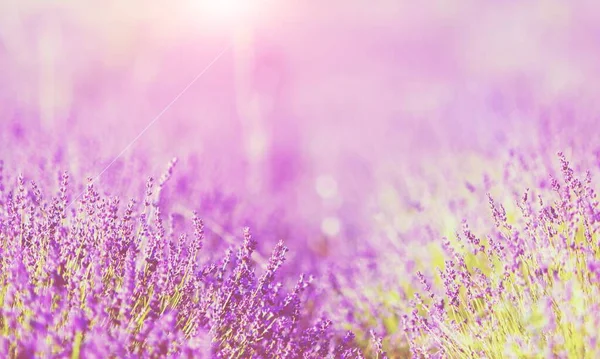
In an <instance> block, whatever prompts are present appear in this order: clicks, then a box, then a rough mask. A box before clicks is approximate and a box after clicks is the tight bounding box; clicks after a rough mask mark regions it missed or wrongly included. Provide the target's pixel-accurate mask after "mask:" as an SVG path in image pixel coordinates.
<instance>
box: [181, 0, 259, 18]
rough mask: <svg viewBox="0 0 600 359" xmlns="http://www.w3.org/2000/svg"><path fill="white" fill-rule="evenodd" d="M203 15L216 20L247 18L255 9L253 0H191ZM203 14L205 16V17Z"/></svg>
mask: <svg viewBox="0 0 600 359" xmlns="http://www.w3.org/2000/svg"><path fill="white" fill-rule="evenodd" d="M190 1H192V2H193V3H196V5H194V7H196V8H197V10H198V11H200V12H201V13H202V15H204V16H206V17H208V18H210V19H212V20H214V21H218V22H220V21H224V22H229V21H240V20H245V19H247V18H248V17H250V16H251V15H252V13H253V12H254V11H255V5H256V3H257V1H253V0H190ZM204 16H203V17H204Z"/></svg>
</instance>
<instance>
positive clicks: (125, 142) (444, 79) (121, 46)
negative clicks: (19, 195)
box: [0, 0, 600, 260]
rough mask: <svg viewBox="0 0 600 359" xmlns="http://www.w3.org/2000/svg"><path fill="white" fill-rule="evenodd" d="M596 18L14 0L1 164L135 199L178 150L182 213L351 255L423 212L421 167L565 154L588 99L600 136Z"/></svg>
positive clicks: (547, 12) (543, 6)
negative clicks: (516, 150)
mask: <svg viewBox="0 0 600 359" xmlns="http://www.w3.org/2000/svg"><path fill="white" fill-rule="evenodd" d="M599 20H600V11H598V6H597V5H595V3H594V2H593V1H578V2H565V1H558V0H556V1H551V0H545V1H535V2H533V1H529V2H521V1H502V2H481V1H474V0H473V1H469V0H436V1H430V2H427V4H422V3H419V2H414V1H399V0H378V1H376V2H373V1H365V0H346V1H341V0H328V1H326V2H325V1H314V0H311V1H299V0H284V1H274V0H246V1H243V0H237V1H235V0H213V1H210V0H182V1H159V0H157V1H152V2H142V1H135V0H130V1H113V0H106V1H102V2H97V1H94V2H93V1H87V0H85V1H81V0H79V1H67V0H62V1H58V0H56V1H53V0H45V1H41V0H39V1H38V0H2V1H0V131H2V136H1V137H0V138H2V142H0V155H1V156H2V157H3V158H4V159H5V161H7V162H8V163H9V164H10V163H12V164H13V167H14V168H15V169H17V170H19V171H25V172H27V171H28V169H27V168H23V167H26V166H24V165H23V164H24V163H28V164H30V163H31V162H32V161H34V162H35V159H33V158H37V157H39V158H40V161H43V158H44V157H49V158H51V159H52V160H51V161H50V162H47V163H46V162H44V163H45V165H44V166H45V167H44V166H42V165H40V168H46V169H48V168H49V169H52V171H54V170H55V169H56V170H58V169H59V167H60V169H67V170H69V171H70V172H72V173H73V174H74V176H75V178H76V179H77V180H78V181H83V180H84V179H85V178H86V177H88V176H91V177H96V176H97V175H98V174H100V173H103V174H102V176H101V177H100V178H99V179H98V181H99V182H100V183H102V184H103V185H106V188H109V189H110V191H112V192H119V191H123V192H125V193H133V192H127V190H125V189H126V188H129V187H128V186H133V187H136V188H138V189H143V183H144V181H145V179H146V177H147V176H149V175H153V176H155V177H158V176H159V175H160V174H161V173H162V172H163V171H164V170H165V168H166V166H167V164H168V162H169V161H170V160H171V159H172V158H173V157H177V158H178V159H179V163H178V168H177V169H176V171H175V173H176V174H175V176H174V177H175V178H174V179H173V181H174V182H175V183H174V184H173V185H172V186H171V187H169V189H166V190H165V191H166V193H165V196H164V202H165V203H164V204H165V206H167V207H168V209H169V210H171V211H173V212H174V213H181V214H182V216H184V213H185V215H187V214H188V213H189V209H190V208H192V209H200V210H201V215H203V216H204V217H205V218H206V219H207V221H209V227H210V228H209V229H210V230H211V231H213V232H214V233H215V236H217V237H224V236H227V235H228V233H230V232H231V231H233V232H235V234H236V235H238V234H239V232H240V231H239V230H238V228H239V227H238V226H241V225H252V226H253V228H256V230H257V231H258V232H259V233H263V232H264V238H265V242H266V243H269V244H271V243H273V242H274V241H275V240H276V239H279V238H284V239H286V240H288V241H289V243H290V246H291V247H292V249H294V251H293V253H296V255H297V256H298V257H302V253H305V252H306V253H309V254H310V256H308V258H314V257H315V256H314V254H315V253H317V254H318V255H320V256H327V255H329V254H330V253H331V252H332V248H333V249H334V250H335V252H336V255H338V254H340V253H342V252H343V251H344V249H352V250H355V249H356V248H362V246H363V245H364V244H365V241H364V237H365V236H366V234H367V233H369V226H370V224H371V223H372V222H373V221H372V217H373V216H372V215H373V208H374V206H375V207H376V206H377V205H378V202H377V201H380V200H381V199H382V198H383V200H384V201H385V200H386V199H387V200H389V198H390V196H396V197H397V198H398V201H399V203H401V205H402V206H404V207H405V210H414V211H418V210H419V206H420V204H419V203H420V202H422V200H423V198H424V196H426V193H425V192H426V190H425V189H423V188H425V187H426V186H425V184H423V183H418V181H417V182H415V181H411V180H410V179H409V174H410V173H412V172H414V171H417V170H418V168H421V169H422V168H429V169H432V168H433V169H436V171H437V175H438V176H441V177H444V176H445V178H446V180H448V181H450V178H451V177H450V176H447V173H446V172H444V168H446V169H454V170H455V172H459V173H462V174H465V175H466V173H468V171H469V170H472V169H473V166H481V163H482V161H485V160H490V159H493V158H495V157H494V156H496V153H498V152H500V151H502V150H504V149H507V148H510V147H512V146H521V145H524V146H526V145H529V144H535V143H536V141H538V138H539V136H541V135H544V136H548V133H549V132H548V131H554V132H552V134H551V136H555V137H553V141H555V142H553V143H556V146H557V147H559V146H560V145H561V143H562V142H561V141H565V142H566V141H569V140H572V137H568V136H563V135H564V134H565V133H567V132H568V131H570V129H572V128H573V127H572V126H571V124H573V126H575V125H574V122H575V119H574V118H575V117H574V116H573V114H572V112H570V111H571V109H572V108H576V107H577V105H576V104H579V103H585V108H586V109H587V112H586V114H585V115H584V116H579V117H577V121H578V126H580V127H579V128H584V129H585V130H586V131H588V132H587V133H588V134H589V133H590V132H593V131H597V130H596V129H595V128H596V126H595V123H596V122H595V117H594V116H592V115H591V114H594V113H595V112H594V109H595V107H596V103H597V102H596V101H595V100H596V94H597V93H598V89H599V88H598V86H599V85H598V81H594V80H593V79H595V78H598V75H600V66H598V61H597V60H598V55H600V44H599V43H598V35H599V34H600V25H598V24H600V21H599ZM219 54H222V56H220V57H219V58H218V59H217V60H216V61H214V60H215V58H216V57H217V56H218V55H219ZM213 61H214V63H213V64H212V66H210V68H209V69H208V70H206V72H204V73H203V74H202V76H200V77H199V78H198V80H197V81H195V82H194V83H193V84H192V85H191V86H190V87H189V88H188V89H187V90H186V91H185V92H184V93H183V94H181V96H180V97H178V96H179V94H180V93H181V91H182V90H183V89H184V88H186V86H188V85H189V84H190V82H191V81H192V80H193V79H194V78H195V77H196V76H198V75H199V74H200V73H201V72H202V71H203V70H204V69H205V68H206V67H207V66H208V65H209V64H210V63H211V62H213ZM175 98H177V101H176V102H174V103H173V104H172V105H171V106H170V107H169V108H168V110H167V111H165V112H164V113H163V114H162V115H161V117H160V118H158V119H157V120H156V121H155V122H152V121H153V120H154V119H155V118H156V116H157V115H159V114H161V112H162V111H163V110H164V109H165V108H166V107H167V106H168V105H169V104H170V103H171V102H172V101H173V100H174V99H175ZM552 121H555V122H556V123H558V124H562V125H560V126H559V125H554V126H552V125H550V123H552ZM150 123H152V126H150V127H148V128H147V130H145V129H146V127H147V126H148V125H149V124H150ZM565 123H567V124H569V125H568V126H565ZM141 133H143V134H142V135H141V136H139V138H137V136H138V135H140V134H141ZM132 141H134V142H133V143H132ZM129 145H131V147H128V146H129ZM124 149H127V151H125V152H124V153H123V154H122V155H121V156H119V158H118V160H117V161H115V162H114V163H112V161H113V160H114V159H115V158H116V157H117V156H118V155H119V154H120V153H121V152H122V151H123V150H124ZM36 156H37V157H36ZM474 158H478V159H479V160H474ZM482 158H483V159H482ZM25 159H27V160H25ZM52 161H54V162H52ZM111 163H112V164H111ZM108 165H110V167H109V168H108V169H107V170H106V172H102V171H103V170H104V169H105V168H107V166H108ZM436 171H433V172H434V173H436ZM42 173H43V174H44V175H45V176H47V177H48V178H50V180H54V179H55V177H56V176H55V173H54V172H51V174H49V173H50V172H42ZM111 186H112V187H111ZM386 186H387V187H386ZM389 186H393V188H394V191H393V193H391V192H390V191H389V190H388V189H389V188H390V187H389ZM386 191H388V192H386ZM396 197H394V198H396ZM211 226H212V227H211ZM294 238H295V239H294ZM365 250H366V249H365ZM311 260H314V259H311Z"/></svg>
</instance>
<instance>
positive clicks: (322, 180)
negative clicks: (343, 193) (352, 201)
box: [315, 175, 338, 199]
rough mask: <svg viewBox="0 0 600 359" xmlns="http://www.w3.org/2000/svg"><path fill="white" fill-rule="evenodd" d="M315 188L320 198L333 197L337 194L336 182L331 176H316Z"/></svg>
mask: <svg viewBox="0 0 600 359" xmlns="http://www.w3.org/2000/svg"><path fill="white" fill-rule="evenodd" d="M315 189H316V190H317V193H318V194H319V196H320V197H321V198H324V199H329V198H333V197H335V195H336V194H337V189H338V188H337V182H336V181H335V179H333V177H331V176H326V175H322V176H319V177H317V181H316V184H315Z"/></svg>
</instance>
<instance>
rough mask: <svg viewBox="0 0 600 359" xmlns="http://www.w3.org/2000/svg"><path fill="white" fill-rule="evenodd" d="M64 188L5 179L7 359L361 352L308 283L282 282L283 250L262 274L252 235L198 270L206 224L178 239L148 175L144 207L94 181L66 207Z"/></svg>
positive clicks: (0, 320) (65, 179)
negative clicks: (318, 308) (314, 310)
mask: <svg viewBox="0 0 600 359" xmlns="http://www.w3.org/2000/svg"><path fill="white" fill-rule="evenodd" d="M12 180H14V181H15V182H14V183H11V182H12ZM163 184H164V183H161V186H162V185H163ZM68 187H69V176H68V175H67V174H66V173H65V174H63V175H62V177H61V183H60V187H59V190H58V192H57V193H56V194H55V195H54V196H48V195H46V194H44V193H43V192H42V191H43V190H44V189H43V188H40V187H39V186H38V185H37V184H36V183H35V182H34V181H31V182H30V183H25V180H24V178H23V176H18V177H17V178H16V179H12V178H10V177H9V178H2V182H0V190H1V197H0V198H1V199H0V205H1V207H0V208H1V209H2V211H1V217H0V228H1V231H0V233H1V235H0V238H1V239H2V256H1V257H2V261H1V270H0V273H2V276H1V278H2V279H1V283H2V284H1V288H2V290H1V293H2V296H1V303H2V306H1V308H2V309H1V312H0V313H1V316H0V327H2V328H3V329H2V335H1V338H2V339H1V340H2V345H1V346H0V350H1V351H2V352H1V355H2V356H3V357H11V358H12V357H14V358H28V357H72V358H79V357H81V358H108V357H115V358H129V357H147V358H162V357H173V358H180V357H190V358H192V357H194V358H196V357H226V358H246V357H273V356H278V357H304V358H311V357H312V358H323V357H329V356H335V357H344V358H355V357H361V356H362V355H361V353H360V351H359V350H358V349H357V347H356V346H355V344H354V341H353V335H352V334H351V333H348V334H346V335H345V336H344V335H336V332H335V331H334V329H333V327H332V325H331V321H329V320H327V319H325V318H320V319H318V318H317V319H315V317H314V316H313V315H311V313H310V312H309V311H308V309H307V307H306V299H305V296H304V293H305V290H306V288H307V286H309V285H310V282H311V279H310V278H308V277H306V276H304V275H301V276H300V278H299V279H298V281H297V282H296V285H295V286H294V287H293V288H292V289H291V290H289V291H288V290H286V289H285V286H284V285H283V284H282V283H280V282H278V281H277V272H278V270H279V267H280V266H281V265H282V264H283V262H284V260H285V254H286V252H287V248H286V247H285V246H284V245H283V243H282V242H279V243H278V244H277V245H276V246H275V248H274V250H273V253H272V255H271V256H270V258H269V259H268V261H267V263H264V264H265V265H266V268H264V270H263V271H262V273H261V274H260V275H258V274H256V273H255V271H256V267H257V265H256V262H255V259H254V258H253V253H254V251H255V248H256V241H255V240H254V239H253V238H252V236H251V235H250V232H249V230H248V229H245V230H244V232H243V240H242V242H241V243H240V245H239V246H238V247H237V249H233V248H230V249H228V250H227V251H226V252H225V254H224V255H223V257H222V259H221V260H219V261H215V262H203V261H200V258H201V253H200V252H201V249H202V247H203V242H204V228H203V223H202V221H201V220H200V219H199V218H198V217H197V216H196V215H195V214H194V216H193V220H192V230H193V234H192V235H188V234H187V233H174V231H173V229H172V228H171V226H170V224H172V222H171V221H168V220H167V219H166V218H163V214H162V213H161V211H160V207H157V206H155V205H153V204H152V203H153V202H154V200H153V199H154V196H153V191H154V182H153V180H152V179H149V180H148V182H147V185H146V196H145V198H144V200H143V202H142V204H141V206H137V204H136V202H135V201H134V200H131V201H129V202H128V204H127V205H126V206H125V207H123V206H122V205H121V203H120V200H119V198H117V197H109V196H103V195H101V194H100V193H99V192H98V190H97V189H96V188H95V186H94V185H93V184H88V185H87V188H86V190H85V192H84V193H83V195H82V196H81V198H80V199H77V200H76V201H74V202H73V205H71V206H70V205H69V204H70V202H69V201H70V200H71V199H72V198H73V196H72V195H71V194H70V193H69V189H68ZM138 207H139V208H138Z"/></svg>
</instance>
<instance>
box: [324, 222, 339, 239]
mask: <svg viewBox="0 0 600 359" xmlns="http://www.w3.org/2000/svg"><path fill="white" fill-rule="evenodd" d="M341 229H342V223H341V222H340V220H339V219H338V218H337V217H327V218H325V219H323V222H321V231H322V232H323V233H324V234H326V235H328V236H330V237H334V236H337V235H338V234H339V233H340V231H341Z"/></svg>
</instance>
